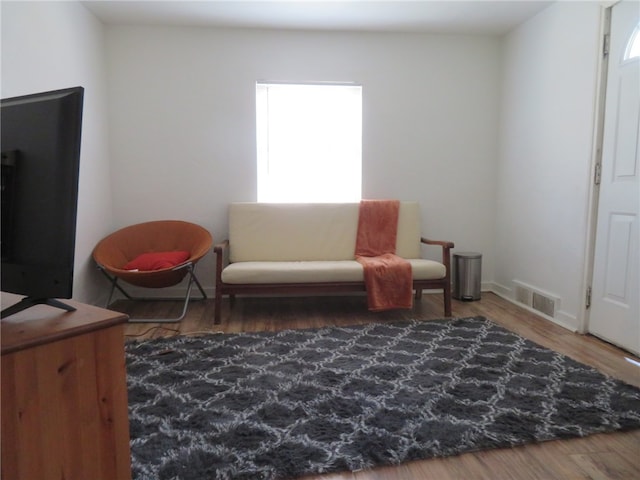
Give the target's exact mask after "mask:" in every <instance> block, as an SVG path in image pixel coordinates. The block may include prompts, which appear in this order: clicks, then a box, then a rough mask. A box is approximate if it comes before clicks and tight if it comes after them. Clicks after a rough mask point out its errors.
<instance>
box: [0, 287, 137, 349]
mask: <svg viewBox="0 0 640 480" xmlns="http://www.w3.org/2000/svg"><path fill="white" fill-rule="evenodd" d="M21 299H22V297H20V296H18V295H13V294H10V293H5V292H2V308H3V309H4V308H6V307H8V306H10V305H13V304H14V303H17V302H19V301H20V300H21ZM63 301H64V303H67V304H69V305H71V306H73V307H75V308H76V310H75V311H74V312H67V311H65V310H60V309H57V308H53V307H50V306H48V305H36V306H34V307H31V308H28V309H26V310H24V311H22V312H19V313H16V314H15V315H11V316H9V317H7V318H3V319H2V320H1V321H0V324H1V331H0V341H1V343H2V355H6V354H8V353H12V352H16V351H19V350H24V349H26V348H31V347H35V346H38V345H43V344H46V343H50V342H55V341H58V340H62V339H65V338H69V337H74V336H76V335H82V334H85V333H89V332H92V331H95V330H100V329H103V328H108V327H110V326H113V325H118V324H121V323H125V322H126V321H127V319H128V317H127V315H125V314H123V313H120V312H113V311H111V310H105V309H104V308H99V307H94V306H92V305H86V304H84V303H80V302H75V301H73V300H63Z"/></svg>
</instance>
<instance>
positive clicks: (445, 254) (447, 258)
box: [420, 237, 455, 277]
mask: <svg viewBox="0 0 640 480" xmlns="http://www.w3.org/2000/svg"><path fill="white" fill-rule="evenodd" d="M420 242H421V243H424V244H425V245H439V246H441V247H442V263H443V264H444V266H445V267H446V268H447V277H449V276H450V272H449V269H450V267H451V249H452V248H453V247H454V246H455V245H454V243H453V242H448V241H446V240H430V239H428V238H424V237H422V238H420Z"/></svg>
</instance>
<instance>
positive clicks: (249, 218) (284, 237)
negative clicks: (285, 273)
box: [229, 202, 420, 262]
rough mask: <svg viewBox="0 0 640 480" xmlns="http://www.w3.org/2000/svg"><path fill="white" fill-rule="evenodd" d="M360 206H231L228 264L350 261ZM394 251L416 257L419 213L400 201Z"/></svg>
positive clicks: (316, 204) (247, 204) (339, 204)
mask: <svg viewBox="0 0 640 480" xmlns="http://www.w3.org/2000/svg"><path fill="white" fill-rule="evenodd" d="M358 209H359V204H358V203H313V204H311V203H309V204H306V203H232V204H231V205H230V206H229V243H230V245H231V247H230V252H229V253H230V260H231V262H252V261H279V262H284V261H311V260H353V259H354V252H355V242H356V233H357V229H358ZM396 253H397V254H398V255H400V256H402V257H404V258H419V257H420V211H419V205H418V203H417V202H402V203H401V206H400V215H399V218H398V239H397V242H396Z"/></svg>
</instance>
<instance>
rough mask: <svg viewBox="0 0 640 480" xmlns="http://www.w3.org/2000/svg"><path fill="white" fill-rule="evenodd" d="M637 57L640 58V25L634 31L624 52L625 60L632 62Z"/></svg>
mask: <svg viewBox="0 0 640 480" xmlns="http://www.w3.org/2000/svg"><path fill="white" fill-rule="evenodd" d="M637 57H640V25H638V26H636V28H635V29H634V30H633V33H632V34H631V38H630V39H629V43H628V44H627V48H626V49H625V52H624V60H631V59H632V58H637Z"/></svg>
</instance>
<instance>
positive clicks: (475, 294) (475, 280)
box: [453, 252, 482, 301]
mask: <svg viewBox="0 0 640 480" xmlns="http://www.w3.org/2000/svg"><path fill="white" fill-rule="evenodd" d="M481 277H482V254H480V253H476V252H463V253H454V254H453V298H456V299H458V300H464V301H471V300H480V279H481Z"/></svg>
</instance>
